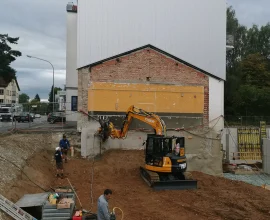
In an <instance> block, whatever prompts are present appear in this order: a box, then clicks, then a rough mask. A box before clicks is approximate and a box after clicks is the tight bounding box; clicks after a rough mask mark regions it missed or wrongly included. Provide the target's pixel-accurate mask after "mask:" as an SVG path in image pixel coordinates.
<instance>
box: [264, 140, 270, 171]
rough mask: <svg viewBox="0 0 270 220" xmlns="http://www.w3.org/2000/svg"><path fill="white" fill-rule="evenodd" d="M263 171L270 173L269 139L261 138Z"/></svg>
mask: <svg viewBox="0 0 270 220" xmlns="http://www.w3.org/2000/svg"><path fill="white" fill-rule="evenodd" d="M263 172H265V173H267V174H270V139H263Z"/></svg>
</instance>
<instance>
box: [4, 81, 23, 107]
mask: <svg viewBox="0 0 270 220" xmlns="http://www.w3.org/2000/svg"><path fill="white" fill-rule="evenodd" d="M19 91H20V87H19V84H18V81H17V79H13V80H11V82H9V83H8V82H6V81H5V80H4V79H3V78H2V77H0V103H4V104H10V103H19Z"/></svg>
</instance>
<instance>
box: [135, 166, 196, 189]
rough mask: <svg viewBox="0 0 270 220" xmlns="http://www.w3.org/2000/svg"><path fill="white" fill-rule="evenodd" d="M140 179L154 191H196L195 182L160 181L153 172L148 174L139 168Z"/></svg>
mask: <svg viewBox="0 0 270 220" xmlns="http://www.w3.org/2000/svg"><path fill="white" fill-rule="evenodd" d="M140 174H141V177H142V179H143V180H144V181H145V182H146V183H147V184H148V185H149V186H150V187H151V188H153V189H154V190H186V189H197V180H169V181H160V179H159V176H158V174H157V173H155V172H150V171H147V170H146V169H144V168H143V167H140Z"/></svg>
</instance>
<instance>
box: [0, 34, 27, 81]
mask: <svg viewBox="0 0 270 220" xmlns="http://www.w3.org/2000/svg"><path fill="white" fill-rule="evenodd" d="M18 40H19V38H18V37H17V38H12V37H9V36H8V34H0V76H1V77H3V79H4V80H5V81H6V82H8V83H9V82H11V80H12V79H16V71H15V70H14V69H13V68H12V67H10V64H11V63H12V62H13V61H15V60H16V57H19V56H21V55H22V54H21V52H20V51H17V50H12V48H11V47H10V46H9V44H17V41H18Z"/></svg>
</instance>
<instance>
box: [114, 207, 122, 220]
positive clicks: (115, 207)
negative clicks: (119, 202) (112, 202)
mask: <svg viewBox="0 0 270 220" xmlns="http://www.w3.org/2000/svg"><path fill="white" fill-rule="evenodd" d="M115 209H119V210H120V211H121V213H122V217H121V220H123V219H124V212H123V210H122V209H120V208H119V207H114V208H113V213H115Z"/></svg>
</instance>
